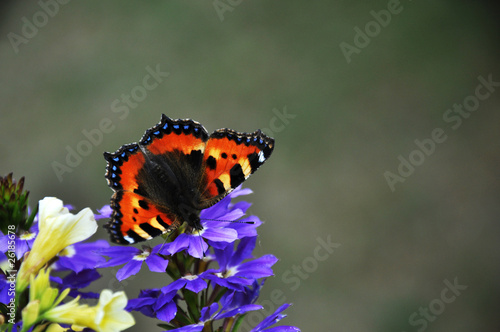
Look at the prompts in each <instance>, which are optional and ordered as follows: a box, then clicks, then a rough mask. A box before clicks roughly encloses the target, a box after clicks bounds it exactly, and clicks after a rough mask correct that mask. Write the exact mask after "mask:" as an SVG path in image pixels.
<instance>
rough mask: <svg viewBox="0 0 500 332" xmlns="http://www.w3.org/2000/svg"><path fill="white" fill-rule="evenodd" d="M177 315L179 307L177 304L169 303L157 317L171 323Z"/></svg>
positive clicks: (158, 312) (159, 311)
mask: <svg viewBox="0 0 500 332" xmlns="http://www.w3.org/2000/svg"><path fill="white" fill-rule="evenodd" d="M176 314H177V305H176V304H175V302H173V301H172V302H169V303H167V304H166V305H164V306H163V307H161V308H160V310H158V311H157V312H156V317H157V318H158V319H160V320H162V321H165V322H170V321H171V320H172V319H174V318H175V315H176Z"/></svg>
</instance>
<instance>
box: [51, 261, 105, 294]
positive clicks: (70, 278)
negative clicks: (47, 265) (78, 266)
mask: <svg viewBox="0 0 500 332" xmlns="http://www.w3.org/2000/svg"><path fill="white" fill-rule="evenodd" d="M100 277H101V275H100V274H99V273H98V272H97V271H96V270H95V269H93V268H92V269H86V270H82V271H80V272H78V273H77V272H74V271H73V272H71V273H70V274H68V275H67V276H65V277H64V278H62V279H61V278H59V277H53V276H51V277H50V279H51V280H52V281H54V282H55V283H57V284H58V287H59V289H60V290H61V291H62V290H64V289H66V288H69V289H70V292H69V296H72V297H77V296H78V295H79V296H80V297H82V298H85V299H89V298H90V299H98V298H99V294H98V293H94V292H80V291H79V289H82V288H85V287H87V286H89V285H90V284H91V283H92V282H94V281H95V280H97V279H99V278H100Z"/></svg>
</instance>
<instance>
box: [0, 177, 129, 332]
mask: <svg viewBox="0 0 500 332" xmlns="http://www.w3.org/2000/svg"><path fill="white" fill-rule="evenodd" d="M7 185H10V186H11V187H12V186H13V184H12V177H11V175H9V176H8V177H6V178H2V179H1V181H0V186H1V187H2V188H0V190H1V191H2V192H6V191H8V190H5V188H4V187H5V186H7ZM15 195H17V197H15ZM27 196H28V193H23V194H21V193H20V192H18V191H16V192H15V193H14V196H13V195H3V196H1V197H0V206H2V207H5V206H7V204H8V205H9V209H5V208H2V210H3V211H4V212H5V211H6V212H5V213H3V214H2V220H1V222H2V227H1V228H0V229H1V230H2V235H0V252H2V253H3V254H4V255H5V256H4V257H5V258H6V260H0V262H1V264H0V265H1V269H0V314H1V316H0V318H1V323H2V327H1V329H2V331H4V330H6V329H8V330H9V331H21V332H24V331H31V330H36V331H42V330H44V329H45V328H47V330H50V331H63V330H68V329H69V326H72V328H74V329H78V328H91V329H93V330H95V331H109V332H111V331H122V330H124V329H126V328H128V327H130V326H132V325H134V319H133V317H132V315H131V314H130V313H129V312H127V311H126V310H125V307H126V305H127V302H128V301H127V297H126V295H125V293H123V292H117V293H113V292H111V291H109V290H103V291H102V292H101V294H100V296H99V295H97V296H96V298H98V299H99V300H98V303H97V304H96V305H95V306H88V305H86V304H80V303H79V299H80V297H81V295H80V294H79V289H80V288H83V287H86V286H87V285H88V284H89V283H90V282H91V281H93V280H95V279H97V278H99V277H100V275H98V274H97V276H95V273H97V272H95V266H96V265H97V264H99V263H101V262H103V261H104V260H105V259H103V257H102V256H100V255H98V254H97V253H96V251H97V250H101V249H104V248H107V247H109V245H108V244H107V242H105V241H97V242H95V243H82V241H84V240H86V239H88V238H89V237H90V236H91V235H93V234H94V233H95V231H96V229H97V223H96V221H95V218H94V214H93V213H92V211H91V210H90V209H89V208H85V209H83V210H82V211H80V212H79V213H77V214H76V215H75V214H72V213H70V212H69V208H70V207H69V206H64V205H63V202H62V201H61V200H59V199H57V198H54V197H46V198H44V199H42V200H41V201H40V202H39V204H38V214H37V215H36V216H35V213H33V214H32V215H31V216H30V217H28V212H27V209H26V208H25V206H26V205H27V202H26V200H25V199H24V198H26V197H27ZM16 202H17V203H18V204H20V205H19V207H15V204H16ZM21 205H22V207H23V208H21ZM23 209H24V210H26V211H24V212H23V213H22V214H20V213H18V212H16V211H22V210H23ZM12 211H14V212H16V213H10V214H9V212H12ZM30 219H31V220H30ZM52 270H58V271H63V273H66V274H67V275H66V277H64V278H63V279H60V278H56V277H51V276H50V273H51V271H52ZM93 273H94V276H93V277H90V279H89V275H92V274H93ZM50 279H53V280H54V284H57V286H56V287H52V286H51V285H50ZM68 295H69V296H72V297H74V299H73V300H71V301H69V302H63V301H64V300H66V298H67V296H68ZM82 296H83V295H82ZM59 324H63V325H64V326H65V327H64V328H63V327H62V326H61V325H59Z"/></svg>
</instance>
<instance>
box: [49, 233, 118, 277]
mask: <svg viewBox="0 0 500 332" xmlns="http://www.w3.org/2000/svg"><path fill="white" fill-rule="evenodd" d="M107 248H109V243H108V242H107V241H105V240H98V241H96V242H93V243H81V242H80V243H75V244H73V245H70V246H68V247H66V248H65V249H63V250H62V251H61V252H60V253H59V254H58V256H59V260H58V261H57V262H56V263H54V269H56V270H72V271H75V272H80V271H82V270H84V269H94V268H95V267H96V266H98V265H100V264H103V263H105V262H106V259H105V258H104V257H102V256H101V255H100V254H99V253H100V252H101V251H102V250H104V249H107Z"/></svg>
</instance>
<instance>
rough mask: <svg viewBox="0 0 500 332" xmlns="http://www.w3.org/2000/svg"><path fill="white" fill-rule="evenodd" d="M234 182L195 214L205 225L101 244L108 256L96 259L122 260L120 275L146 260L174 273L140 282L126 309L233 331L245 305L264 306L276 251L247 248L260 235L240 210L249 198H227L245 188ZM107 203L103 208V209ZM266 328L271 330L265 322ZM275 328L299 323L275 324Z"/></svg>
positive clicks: (185, 326) (188, 325)
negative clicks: (164, 279)
mask: <svg viewBox="0 0 500 332" xmlns="http://www.w3.org/2000/svg"><path fill="white" fill-rule="evenodd" d="M250 193H251V190H250V189H241V188H237V189H235V190H234V191H233V192H232V193H231V194H229V195H228V196H226V197H225V198H224V199H222V200H221V201H220V202H219V203H217V204H216V205H214V206H212V207H210V208H208V209H205V210H203V211H202V212H201V214H200V219H201V223H202V226H203V229H202V230H201V231H192V230H189V229H187V227H186V225H183V226H182V227H180V228H179V229H177V230H176V231H175V232H174V233H173V234H171V235H170V237H169V240H170V239H171V240H172V241H170V242H167V243H165V244H159V245H157V246H155V247H153V248H151V247H148V246H143V247H142V249H137V248H123V247H119V248H117V247H112V248H107V249H102V250H101V251H100V252H101V253H102V254H103V255H106V256H108V257H109V258H110V259H109V260H108V261H107V262H105V263H102V264H100V265H99V267H110V266H118V265H123V264H124V265H123V267H121V268H120V269H119V270H118V271H117V273H116V277H117V279H118V280H124V279H126V278H128V277H130V276H132V275H134V274H136V273H138V272H139V270H140V268H141V266H142V265H143V264H142V263H143V262H144V263H146V265H147V266H148V268H149V270H150V271H152V272H160V273H162V272H166V273H167V274H168V275H169V276H170V278H171V279H172V280H173V281H171V282H170V283H169V284H168V285H166V286H164V287H162V288H153V289H143V290H142V291H141V292H140V294H139V296H138V297H137V298H135V299H131V300H129V303H128V305H127V309H128V310H133V311H139V312H141V313H142V314H144V315H146V316H149V317H153V318H157V319H159V320H160V321H162V322H161V323H159V326H161V327H162V328H164V329H168V330H171V331H179V332H181V331H193V332H194V331H202V330H203V331H215V330H217V331H218V330H219V329H220V328H222V330H223V331H238V327H239V326H240V324H241V322H242V320H243V318H244V315H245V313H247V312H250V311H254V310H261V309H262V306H260V305H258V304H255V303H256V301H257V298H258V296H259V293H260V289H261V287H262V285H263V284H264V281H265V278H267V277H269V276H272V275H273V271H272V266H273V265H274V264H275V263H276V262H277V258H276V257H274V256H273V255H265V256H262V257H259V258H254V257H253V256H252V251H253V249H254V247H255V243H256V241H257V230H256V229H257V227H258V226H260V225H261V224H262V222H261V221H260V220H259V218H257V217H256V216H250V217H245V213H246V211H247V209H248V208H249V206H250V204H249V203H247V202H244V201H241V202H238V203H235V204H233V203H232V199H233V198H235V197H237V196H241V195H247V194H250ZM110 212H111V211H110V210H109V209H104V211H103V216H104V217H107V216H108V214H109V213H110ZM287 307H288V305H283V306H282V307H280V308H279V309H278V310H277V311H276V312H275V313H274V314H273V315H271V316H270V317H268V318H266V319H265V320H264V321H263V322H261V323H260V324H259V325H258V326H256V327H255V328H254V329H253V330H252V332H256V331H263V330H264V329H266V328H268V327H270V326H271V325H274V324H275V323H277V322H278V321H279V320H280V319H281V318H283V317H285V316H284V315H282V314H281V312H282V311H283V310H284V309H286V308H287ZM270 331H271V330H270ZM272 331H299V329H297V328H295V327H291V326H279V327H274V328H272Z"/></svg>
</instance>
